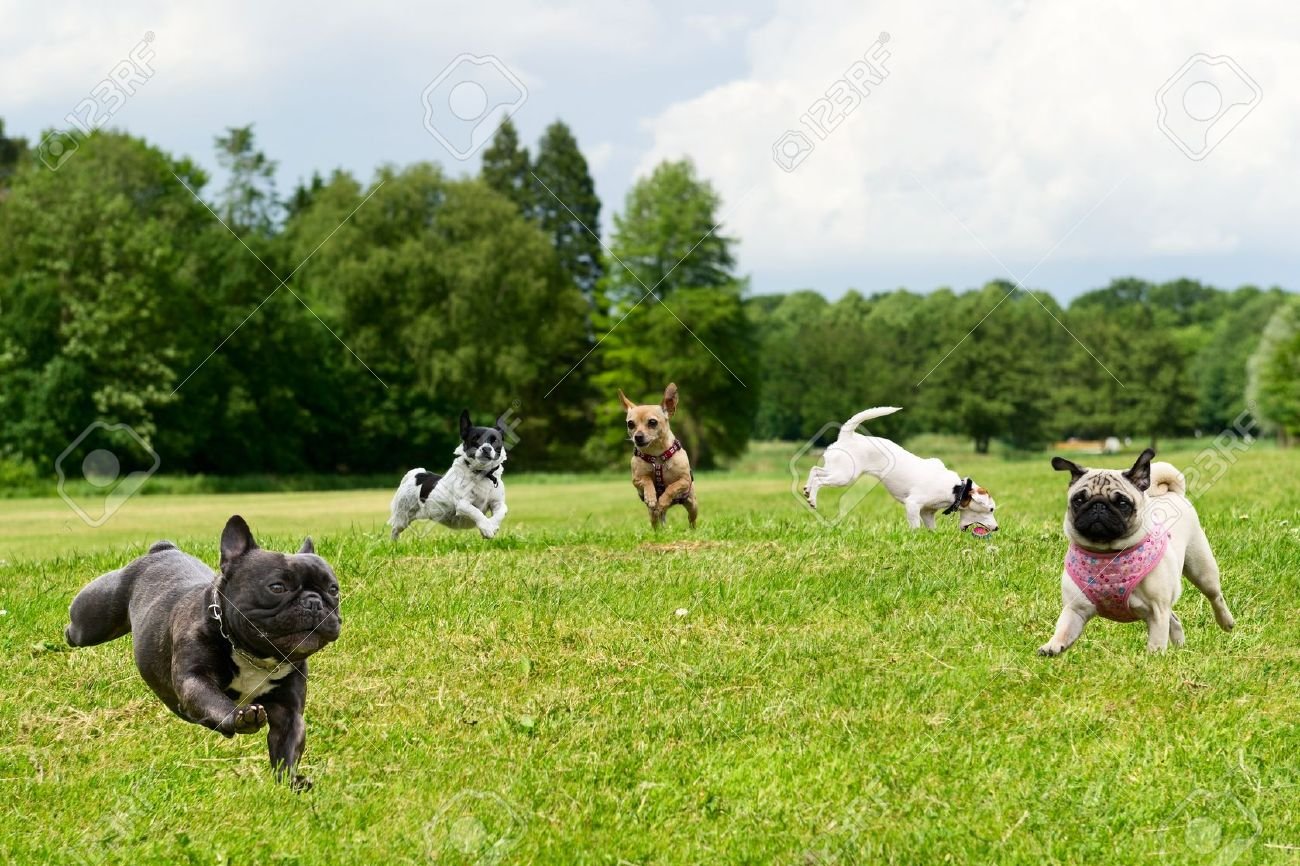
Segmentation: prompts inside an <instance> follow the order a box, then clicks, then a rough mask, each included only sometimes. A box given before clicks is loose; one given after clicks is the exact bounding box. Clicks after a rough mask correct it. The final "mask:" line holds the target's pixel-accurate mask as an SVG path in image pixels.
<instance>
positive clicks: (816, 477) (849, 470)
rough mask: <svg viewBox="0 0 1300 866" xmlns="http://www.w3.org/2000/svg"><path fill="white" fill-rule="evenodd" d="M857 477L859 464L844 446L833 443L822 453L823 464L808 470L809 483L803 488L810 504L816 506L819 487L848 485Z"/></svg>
mask: <svg viewBox="0 0 1300 866" xmlns="http://www.w3.org/2000/svg"><path fill="white" fill-rule="evenodd" d="M857 477H858V471H857V465H856V464H855V463H854V462H853V457H852V456H851V455H850V454H849V452H847V451H845V450H844V449H843V448H839V447H837V446H835V445H832V446H830V447H829V448H827V449H826V453H825V454H823V455H822V465H821V466H814V467H813V468H812V469H810V470H808V483H807V484H805V485H804V489H803V492H804V496H806V497H807V498H808V504H809V505H811V506H812V507H813V508H816V507H817V491H818V490H819V489H821V488H822V487H848V486H849V485H850V484H852V483H853V481H854V479H856V478H857Z"/></svg>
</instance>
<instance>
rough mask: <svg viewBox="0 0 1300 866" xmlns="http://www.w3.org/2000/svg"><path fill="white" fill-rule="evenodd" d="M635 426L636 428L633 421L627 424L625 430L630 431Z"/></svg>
mask: <svg viewBox="0 0 1300 866" xmlns="http://www.w3.org/2000/svg"><path fill="white" fill-rule="evenodd" d="M635 426H636V422H635V421H629V422H627V429H629V430H631V429H632V428H633V427H635Z"/></svg>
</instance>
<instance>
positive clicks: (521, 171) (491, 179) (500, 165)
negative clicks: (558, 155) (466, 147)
mask: <svg viewBox="0 0 1300 866" xmlns="http://www.w3.org/2000/svg"><path fill="white" fill-rule="evenodd" d="M531 167H532V163H531V162H530V161H529V159H528V148H526V147H521V146H520V145H519V130H517V129H515V124H514V122H513V121H512V120H511V119H510V118H508V117H507V118H506V119H505V120H503V121H501V126H500V127H498V128H497V131H496V134H495V135H493V136H492V143H491V144H489V145H488V146H487V147H486V148H485V149H484V150H483V168H482V171H481V172H480V176H481V177H482V178H483V182H484V183H486V184H487V185H488V186H490V187H491V188H492V189H494V190H496V191H497V192H499V193H501V195H503V196H505V197H506V198H508V199H510V201H512V202H514V203H515V206H516V207H517V208H519V212H520V213H521V214H523V215H524V216H526V217H530V218H531V217H532V216H533V208H534V204H535V202H534V196H533V178H532V172H531Z"/></svg>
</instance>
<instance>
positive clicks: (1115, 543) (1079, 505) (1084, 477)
mask: <svg viewBox="0 0 1300 866" xmlns="http://www.w3.org/2000/svg"><path fill="white" fill-rule="evenodd" d="M1155 456H1156V452H1155V451H1154V450H1152V449H1150V448H1148V449H1147V450H1145V451H1143V452H1142V454H1141V455H1140V456H1139V457H1138V459H1137V462H1136V463H1134V464H1133V466H1132V468H1130V469H1127V470H1124V471H1120V470H1118V469H1088V468H1086V467H1083V466H1079V465H1078V464H1077V463H1073V462H1071V461H1069V460H1066V459H1065V458H1064V457H1053V458H1052V468H1053V469H1056V470H1058V471H1068V472H1069V473H1070V487H1069V489H1068V490H1067V492H1066V502H1067V504H1066V512H1065V533H1066V535H1067V536H1068V537H1069V538H1070V540H1071V541H1073V542H1075V543H1076V544H1079V545H1081V546H1083V547H1091V548H1095V549H1098V550H1117V549H1122V548H1124V547H1128V546H1130V545H1131V544H1132V543H1134V541H1135V537H1139V536H1141V535H1142V533H1143V530H1144V526H1145V524H1144V517H1143V509H1144V505H1145V502H1146V490H1147V488H1148V487H1150V486H1151V459H1152V458H1153V457H1155Z"/></svg>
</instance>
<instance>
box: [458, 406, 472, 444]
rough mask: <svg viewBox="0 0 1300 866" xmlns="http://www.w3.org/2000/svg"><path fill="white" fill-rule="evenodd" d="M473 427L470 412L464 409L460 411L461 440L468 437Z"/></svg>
mask: <svg viewBox="0 0 1300 866" xmlns="http://www.w3.org/2000/svg"><path fill="white" fill-rule="evenodd" d="M473 426H474V425H473V424H471V423H470V420H469V410H468V409H462V410H461V411H460V438H462V439H464V438H465V437H466V436H468V435H469V428H471V427H473Z"/></svg>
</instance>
